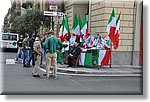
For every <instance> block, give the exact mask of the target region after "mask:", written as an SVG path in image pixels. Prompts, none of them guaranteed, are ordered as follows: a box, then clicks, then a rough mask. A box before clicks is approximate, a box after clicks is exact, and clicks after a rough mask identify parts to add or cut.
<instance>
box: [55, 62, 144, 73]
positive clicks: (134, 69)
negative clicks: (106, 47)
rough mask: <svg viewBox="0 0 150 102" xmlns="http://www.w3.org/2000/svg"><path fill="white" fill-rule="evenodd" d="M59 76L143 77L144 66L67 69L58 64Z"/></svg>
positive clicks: (65, 66)
mask: <svg viewBox="0 0 150 102" xmlns="http://www.w3.org/2000/svg"><path fill="white" fill-rule="evenodd" d="M58 74H62V75H72V76H74V75H76V76H143V75H142V74H143V67H142V66H131V65H112V68H109V67H107V66H106V67H99V68H98V67H93V68H92V67H90V68H87V67H77V68H72V67H69V68H68V67H67V65H61V64H58Z"/></svg>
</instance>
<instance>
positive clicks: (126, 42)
mask: <svg viewBox="0 0 150 102" xmlns="http://www.w3.org/2000/svg"><path fill="white" fill-rule="evenodd" d="M112 8H114V10H115V16H116V19H117V17H118V15H119V13H120V12H121V18H120V20H121V23H120V43H119V48H118V49H117V51H132V47H133V34H134V20H135V9H134V8H135V7H134V0H131V1H123V0H92V9H91V32H94V34H99V33H100V34H101V35H107V32H106V26H107V23H108V20H109V17H110V15H111V12H112Z"/></svg>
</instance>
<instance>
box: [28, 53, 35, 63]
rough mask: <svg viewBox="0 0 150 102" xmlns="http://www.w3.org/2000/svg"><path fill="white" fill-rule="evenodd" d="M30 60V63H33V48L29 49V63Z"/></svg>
mask: <svg viewBox="0 0 150 102" xmlns="http://www.w3.org/2000/svg"><path fill="white" fill-rule="evenodd" d="M31 60H32V65H33V66H34V65H35V59H34V51H33V50H29V64H30V62H31Z"/></svg>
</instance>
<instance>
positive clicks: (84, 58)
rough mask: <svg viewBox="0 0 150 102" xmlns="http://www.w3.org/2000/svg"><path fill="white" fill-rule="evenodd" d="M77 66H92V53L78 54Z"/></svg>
mask: <svg viewBox="0 0 150 102" xmlns="http://www.w3.org/2000/svg"><path fill="white" fill-rule="evenodd" d="M79 65H82V66H92V53H85V52H84V53H82V52H81V54H80V60H79Z"/></svg>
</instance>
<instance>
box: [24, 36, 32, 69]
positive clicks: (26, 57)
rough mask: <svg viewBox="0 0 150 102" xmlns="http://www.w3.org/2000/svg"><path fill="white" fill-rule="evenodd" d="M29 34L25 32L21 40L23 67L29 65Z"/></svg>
mask: <svg viewBox="0 0 150 102" xmlns="http://www.w3.org/2000/svg"><path fill="white" fill-rule="evenodd" d="M29 51H30V47H29V35H28V34H27V33H26V34H25V38H24V40H23V67H31V66H30V63H29Z"/></svg>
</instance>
